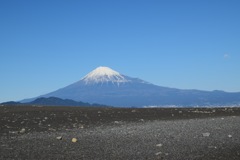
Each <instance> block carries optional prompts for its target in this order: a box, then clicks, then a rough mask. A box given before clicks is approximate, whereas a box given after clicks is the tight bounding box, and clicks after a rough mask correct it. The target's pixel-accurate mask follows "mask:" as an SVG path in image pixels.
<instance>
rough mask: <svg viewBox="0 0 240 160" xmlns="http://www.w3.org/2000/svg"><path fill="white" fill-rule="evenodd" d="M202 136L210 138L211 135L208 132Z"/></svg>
mask: <svg viewBox="0 0 240 160" xmlns="http://www.w3.org/2000/svg"><path fill="white" fill-rule="evenodd" d="M202 135H203V137H209V136H210V133H208V132H207V133H203V134H202Z"/></svg>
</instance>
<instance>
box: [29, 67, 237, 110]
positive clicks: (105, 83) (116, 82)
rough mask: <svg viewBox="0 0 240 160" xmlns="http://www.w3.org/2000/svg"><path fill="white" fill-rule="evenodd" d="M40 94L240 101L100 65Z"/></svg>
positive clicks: (137, 101) (144, 102)
mask: <svg viewBox="0 0 240 160" xmlns="http://www.w3.org/2000/svg"><path fill="white" fill-rule="evenodd" d="M39 97H58V98H62V99H71V100H75V101H83V102H88V103H98V104H105V105H110V106H116V107H132V106H134V107H150V106H171V105H173V106H219V105H220V106H223V105H239V104H240V92H236V93H228V92H224V91H201V90H182V89H176V88H168V87H162V86H157V85H154V84H151V83H149V82H146V81H144V80H141V79H138V78H131V77H128V76H125V75H122V74H120V73H118V72H117V71H114V70H112V69H111V68H108V67H98V68H96V69H95V70H93V71H92V72H90V73H89V74H87V75H86V76H85V77H83V78H82V79H81V80H80V81H78V82H76V83H73V84H71V85H69V86H66V87H64V88H61V89H59V90H56V91H54V92H51V93H48V94H45V95H42V96H39ZM35 99H36V98H35ZM31 100H33V99H31ZM25 101H26V100H25ZM28 101H29V100H28Z"/></svg>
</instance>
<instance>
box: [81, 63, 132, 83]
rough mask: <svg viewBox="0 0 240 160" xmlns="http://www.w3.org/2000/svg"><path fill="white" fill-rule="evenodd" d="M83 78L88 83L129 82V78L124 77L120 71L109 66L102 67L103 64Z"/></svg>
mask: <svg viewBox="0 0 240 160" xmlns="http://www.w3.org/2000/svg"><path fill="white" fill-rule="evenodd" d="M82 80H83V81H84V82H85V83H86V84H92V83H104V82H110V83H117V84H119V83H124V82H128V80H127V79H126V78H124V76H123V75H121V74H120V73H118V72H116V71H114V70H112V69H111V68H109V67H102V66H100V67H98V68H96V69H95V70H93V71H92V72H90V73H88V74H87V75H86V76H85V77H83V79H82Z"/></svg>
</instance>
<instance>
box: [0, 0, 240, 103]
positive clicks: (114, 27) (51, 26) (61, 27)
mask: <svg viewBox="0 0 240 160" xmlns="http://www.w3.org/2000/svg"><path fill="white" fill-rule="evenodd" d="M0 58H1V61H0V74H1V76H0V102H3V101H9V100H21V99H24V98H30V97H35V96H38V95H41V94H45V93H48V92H51V91H54V90H56V89H59V88H62V87H65V86H66V85H69V84H71V83H73V82H76V81H78V80H80V79H81V78H82V77H83V76H85V75H86V74H87V73H88V72H90V71H91V70H93V69H95V68H96V67H98V66H108V67H110V68H112V69H114V70H116V71H118V72H120V73H122V74H125V75H128V76H131V77H138V78H141V79H143V80H146V81H149V82H151V83H154V84H157V85H160V86H166V87H173V88H180V89H200V90H224V91H229V92H236V91H240V1H239V0H108V1H106V0H101V1H100V0H94V1H93V0H85V1H84V0H75V1H74V0H71V1H61V0H55V1H53V0H52V1H50V0H39V1H33V0H21V1H20V0H1V1H0Z"/></svg>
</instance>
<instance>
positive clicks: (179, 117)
mask: <svg viewBox="0 0 240 160" xmlns="http://www.w3.org/2000/svg"><path fill="white" fill-rule="evenodd" d="M196 113H197V114H196ZM151 115H152V116H151ZM0 116H1V120H0V126H1V132H0V159H4V160H5V159H29V160H30V159H31V160H32V159H44V160H46V159H86V160H87V159H99V160H103V159H104V160H113V159H114V160H118V159H119V160H126V159H131V160H132V159H136V160H142V159H149V160H150V159H153V160H154V159H166V160H167V159H169V160H183V159H184V160H195V159H196V160H210V159H211V160H215V159H224V160H229V159H231V160H239V159H240V114H239V108H235V109H202V110H201V109H200V110H199V109H198V110H197V109H152V110H151V109H145V110H143V109H99V108H95V109H87V108H66V107H65V108H61V107H59V108H52V107H48V108H47V107H41V108H34V107H33V108H30V107H23V108H20V109H19V108H17V109H16V108H14V107H13V108H8V107H0ZM96 116H97V117H96ZM83 117H85V118H86V117H87V118H86V119H85V118H83ZM99 117H100V118H99ZM72 138H76V139H77V142H75V143H73V142H72Z"/></svg>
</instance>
